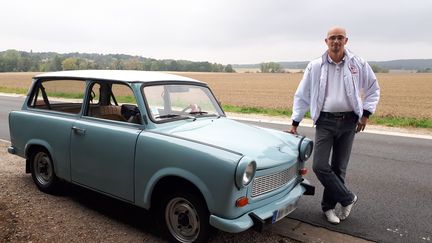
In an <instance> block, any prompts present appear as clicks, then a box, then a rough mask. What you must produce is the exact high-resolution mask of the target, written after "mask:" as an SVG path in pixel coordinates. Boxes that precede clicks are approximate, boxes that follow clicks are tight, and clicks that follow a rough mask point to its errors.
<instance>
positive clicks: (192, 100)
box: [143, 84, 223, 122]
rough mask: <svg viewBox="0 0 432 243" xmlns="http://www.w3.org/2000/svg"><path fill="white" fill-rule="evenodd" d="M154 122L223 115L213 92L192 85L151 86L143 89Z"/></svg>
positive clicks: (203, 87)
mask: <svg viewBox="0 0 432 243" xmlns="http://www.w3.org/2000/svg"><path fill="white" fill-rule="evenodd" d="M143 95H144V99H145V100H146V102H147V105H148V107H149V109H150V112H149V113H150V115H151V118H152V120H154V121H156V122H158V121H170V120H178V119H194V120H195V119H197V118H199V117H208V116H215V117H219V116H222V115H223V112H222V110H221V108H220V106H219V104H218V103H217V101H216V99H215V97H214V96H213V94H212V92H210V90H209V89H208V88H207V87H205V86H199V85H190V84H187V85H186V84H165V85H151V86H145V87H144V88H143Z"/></svg>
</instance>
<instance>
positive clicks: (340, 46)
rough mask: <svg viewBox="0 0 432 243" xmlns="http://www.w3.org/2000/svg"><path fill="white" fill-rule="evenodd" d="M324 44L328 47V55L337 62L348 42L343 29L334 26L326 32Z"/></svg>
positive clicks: (343, 53)
mask: <svg viewBox="0 0 432 243" xmlns="http://www.w3.org/2000/svg"><path fill="white" fill-rule="evenodd" d="M325 42H326V44H327V46H328V53H329V55H330V57H331V59H332V60H333V61H334V62H339V61H340V60H342V58H343V56H344V55H345V52H344V50H345V45H346V43H347V42H348V38H347V37H346V31H345V29H344V28H342V27H339V26H334V27H332V28H330V30H329V31H328V32H327V38H325Z"/></svg>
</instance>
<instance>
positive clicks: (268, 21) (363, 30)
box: [0, 0, 432, 63]
mask: <svg viewBox="0 0 432 243" xmlns="http://www.w3.org/2000/svg"><path fill="white" fill-rule="evenodd" d="M24 5H25V7H23V6H24ZM0 8H1V9H2V10H3V11H2V15H1V16H0V21H1V27H2V42H1V43H0V50H5V49H11V48H13V49H19V50H30V49H33V50H34V51H57V52H92V53H125V54H132V55H142V56H149V57H153V58H175V59H189V60H208V61H214V62H221V63H253V62H259V61H260V60H274V61H289V60H309V59H310V58H313V57H315V56H318V55H320V53H321V52H322V51H324V50H325V45H324V43H323V39H324V37H325V34H326V32H327V30H328V28H329V27H331V26H333V25H341V26H344V27H346V28H347V31H348V35H349V38H350V42H349V45H350V47H352V48H353V49H356V50H359V52H358V53H359V54H360V55H362V56H364V55H365V56H366V58H367V59H380V60H390V59H399V58H431V57H432V50H431V49H432V48H430V47H431V44H430V43H431V41H430V40H432V32H431V31H429V30H430V29H431V27H432V26H431V25H432V24H431V23H432V15H431V14H430V13H431V12H432V1H424V0H412V1H409V2H408V1H400V2H395V1H390V0H382V1H373V0H363V1H361V2H358V1H346V0H327V1H315V0H303V1H285V0H269V1H261V0H249V1H246V0H236V1H229V0H218V1H210V0H182V1H175V0H158V1H138V0H136V1H134V0H123V1H111V0H107V1H85V0H76V1H55V0H39V1H24V0H5V1H2V2H1V3H0ZM401 48H402V49H404V48H405V49H408V50H409V51H405V50H401ZM427 48H429V49H427ZM372 50H373V51H372ZM377 50H379V51H377ZM360 52H361V53H360ZM285 55H286V56H285Z"/></svg>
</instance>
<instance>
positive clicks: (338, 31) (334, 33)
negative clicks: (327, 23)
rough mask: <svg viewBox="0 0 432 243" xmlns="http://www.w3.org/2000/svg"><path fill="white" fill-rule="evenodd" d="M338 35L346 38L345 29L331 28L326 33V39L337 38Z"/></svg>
mask: <svg viewBox="0 0 432 243" xmlns="http://www.w3.org/2000/svg"><path fill="white" fill-rule="evenodd" d="M338 35H342V36H344V37H346V30H345V28H343V27H340V26H333V27H331V28H330V29H329V31H328V32H327V38H328V37H330V36H338Z"/></svg>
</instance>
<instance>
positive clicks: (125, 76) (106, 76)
mask: <svg viewBox="0 0 432 243" xmlns="http://www.w3.org/2000/svg"><path fill="white" fill-rule="evenodd" d="M34 78H37V79H40V78H53V79H55V78H71V79H84V80H87V79H95V80H115V81H123V82H157V81H185V82H197V83H201V84H204V82H201V81H198V80H195V79H192V78H188V77H183V76H179V75H174V74H169V73H163V72H151V71H135V70H74V71H59V72H50V73H42V74H38V75H36V76H34Z"/></svg>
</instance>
